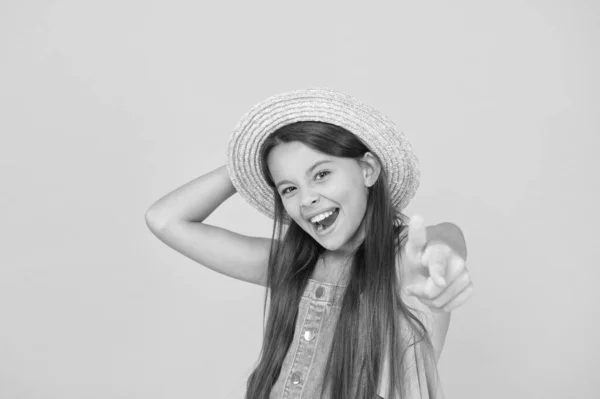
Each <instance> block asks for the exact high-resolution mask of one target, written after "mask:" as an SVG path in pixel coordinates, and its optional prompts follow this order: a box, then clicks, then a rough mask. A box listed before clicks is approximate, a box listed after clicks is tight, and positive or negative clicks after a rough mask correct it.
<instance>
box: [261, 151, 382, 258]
mask: <svg viewBox="0 0 600 399" xmlns="http://www.w3.org/2000/svg"><path fill="white" fill-rule="evenodd" d="M267 165H268V168H269V171H270V173H271V176H272V177H273V181H274V183H275V185H276V190H277V193H278V195H279V196H280V197H281V201H282V203H283V206H284V208H285V210H286V212H287V213H288V215H289V216H290V217H291V218H292V219H293V220H294V221H295V222H296V223H297V224H298V225H299V226H300V227H301V228H302V229H304V230H305V231H306V232H307V233H308V234H309V235H310V236H311V237H313V239H315V240H316V241H317V242H318V243H319V244H320V245H321V246H323V247H324V248H326V249H328V250H330V251H340V252H346V251H352V250H353V249H355V247H356V246H357V245H358V244H359V243H360V242H361V241H362V239H363V236H364V231H363V228H362V221H363V218H364V215H365V211H366V209H367V196H368V189H369V187H371V186H372V185H373V184H374V183H375V181H376V180H377V176H378V175H379V163H378V162H377V161H376V159H375V158H374V156H373V154H371V153H369V152H367V153H366V154H365V155H363V157H362V158H361V160H360V161H359V160H355V159H352V158H340V157H335V156H331V155H327V154H323V153H321V152H318V151H315V150H313V149H311V148H310V147H308V146H306V145H305V144H302V143H300V142H297V141H292V142H289V143H282V144H279V145H277V146H275V147H274V148H273V149H272V150H271V151H270V153H269V156H268V157H267ZM328 211H334V213H333V214H332V215H330V217H329V218H327V219H325V220H322V218H323V216H327V215H328V213H329V212H328ZM324 212H325V213H324ZM323 213H324V214H323ZM317 215H322V216H320V219H321V221H320V222H321V223H320V224H322V225H323V226H324V227H321V226H318V225H316V224H315V223H313V222H314V217H315V216H317ZM317 219H319V218H317ZM311 220H312V221H311ZM331 221H333V223H332V224H331V225H329V226H326V227H325V225H328V224H329V223H331Z"/></svg>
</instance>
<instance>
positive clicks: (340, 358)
mask: <svg viewBox="0 0 600 399" xmlns="http://www.w3.org/2000/svg"><path fill="white" fill-rule="evenodd" d="M419 177H420V172H419V164H418V161H417V158H416V156H415V155H414V153H413V151H412V148H411V146H410V144H409V142H408V141H407V139H406V137H405V136H404V134H402V133H400V132H398V131H397V130H396V128H395V126H394V124H393V122H392V121H391V120H389V119H388V118H386V117H385V116H383V115H382V114H381V113H379V112H378V111H377V110H375V109H373V108H371V107H369V106H368V105H366V104H364V103H362V102H360V101H358V100H357V99H355V98H353V97H351V96H349V95H347V94H344V93H341V92H338V91H335V90H332V89H325V88H313V89H307V90H296V91H292V92H287V93H283V94H279V95H275V96H272V97H269V98H268V99H266V100H264V101H262V102H260V103H258V104H257V105H255V106H254V107H253V108H251V109H250V110H249V111H248V112H247V113H246V114H245V115H244V116H243V117H242V119H241V121H240V122H239V124H238V125H237V126H236V128H235V130H234V132H233V134H232V135H231V138H230V143H229V151H228V162H227V165H226V166H223V167H220V168H218V169H216V170H214V171H212V172H210V173H208V174H206V175H204V176H201V177H199V178H197V179H195V180H193V181H191V182H189V183H187V184H186V185H184V186H182V187H180V188H178V189H177V190H175V191H173V192H172V193H170V194H168V195H166V196H165V197H163V198H161V199H159V200H158V201H157V202H156V203H155V204H153V205H152V206H151V207H150V209H149V210H148V211H147V213H146V221H147V224H148V226H149V228H150V229H151V230H152V232H153V233H154V234H155V235H156V236H157V237H158V238H159V239H161V240H162V241H163V242H164V243H166V244H167V245H169V246H171V247H172V248H174V249H175V250H177V251H179V252H181V253H182V254H184V255H186V256H188V257H190V258H191V259H194V260H196V261H197V262H199V263H201V264H203V265H205V266H206V267H208V268H210V269H212V270H215V271H217V272H219V273H222V274H225V275H228V276H231V277H233V278H236V279H240V280H244V281H248V282H251V283H254V284H260V285H263V286H265V287H267V290H266V296H265V310H264V312H265V313H266V308H267V301H269V311H268V317H267V322H266V326H265V331H264V340H263V346H262V350H261V353H260V357H259V361H258V364H257V366H256V368H255V369H254V371H253V372H252V374H251V375H250V377H249V379H248V382H247V392H246V396H245V397H246V399H266V398H271V399H275V398H277V399H283V398H290V399H291V398H311V399H313V398H315V399H316V398H332V399H342V398H343V399H348V398H369V399H371V398H403V399H404V398H410V399H412V398H420V399H425V398H442V397H443V393H442V390H441V387H440V384H439V377H438V375H437V367H436V365H437V359H438V358H439V355H440V353H441V350H442V347H443V344H444V339H445V336H446V332H447V329H448V323H449V318H450V311H451V310H453V309H455V308H456V307H457V306H460V305H461V304H462V303H464V302H465V301H466V299H467V298H468V297H469V295H470V293H471V291H472V283H471V281H470V278H469V274H468V272H467V270H466V266H465V260H466V247H465V242H464V238H463V235H462V233H461V231H460V229H458V227H456V226H455V225H453V224H451V223H442V224H440V225H437V226H430V227H427V228H426V229H425V228H424V226H423V225H422V224H421V222H420V219H418V218H416V217H413V218H412V219H411V220H410V223H408V218H407V217H406V216H405V215H403V214H402V213H401V211H402V210H403V209H404V208H405V207H406V205H407V204H408V203H409V201H410V200H411V199H412V198H413V196H414V194H415V192H416V190H417V188H418V186H419ZM235 192H239V193H240V195H242V197H243V198H244V199H245V200H247V201H248V202H249V203H250V204H251V205H252V206H253V207H255V208H256V209H258V210H259V211H260V212H262V213H264V214H265V215H267V216H268V217H270V218H272V219H274V225H273V235H272V237H271V239H267V238H257V237H247V236H243V235H240V234H236V233H234V232H231V231H228V230H225V229H222V228H219V227H216V226H211V225H208V224H205V223H203V221H204V219H205V218H206V217H208V216H209V215H210V214H211V213H212V212H213V211H214V210H215V209H216V208H217V207H218V206H219V205H220V204H221V203H223V202H224V201H225V200H226V199H227V198H229V197H230V196H232V195H233V194H234V193H235Z"/></svg>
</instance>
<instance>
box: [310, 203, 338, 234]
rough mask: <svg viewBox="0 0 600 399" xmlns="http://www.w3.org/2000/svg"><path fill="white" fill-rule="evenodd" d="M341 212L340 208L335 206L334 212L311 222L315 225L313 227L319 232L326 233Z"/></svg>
mask: <svg viewBox="0 0 600 399" xmlns="http://www.w3.org/2000/svg"><path fill="white" fill-rule="evenodd" d="M339 213H340V208H335V209H334V210H333V212H332V213H331V214H330V215H328V216H327V217H326V218H324V219H322V220H319V221H318V222H314V223H312V222H311V224H312V225H313V227H314V229H315V230H316V231H317V233H324V232H326V231H328V230H330V229H331V227H332V226H333V224H334V223H335V221H336V220H337V217H338V215H339Z"/></svg>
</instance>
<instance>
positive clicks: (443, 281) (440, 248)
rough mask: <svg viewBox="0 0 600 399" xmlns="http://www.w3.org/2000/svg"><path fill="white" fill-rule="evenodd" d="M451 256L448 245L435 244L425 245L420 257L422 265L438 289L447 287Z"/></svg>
mask: <svg viewBox="0 0 600 399" xmlns="http://www.w3.org/2000/svg"><path fill="white" fill-rule="evenodd" d="M452 256H453V255H452V249H451V248H450V247H449V246H448V245H446V244H443V243H435V244H429V245H427V247H426V248H425V251H424V252H423V256H422V257H421V260H422V262H423V263H422V265H423V266H424V267H425V268H427V270H428V271H429V275H430V276H431V278H432V279H433V281H434V282H435V283H436V284H437V285H438V286H440V287H445V286H447V285H448V278H447V273H448V268H449V264H448V263H449V261H450V260H451V259H452Z"/></svg>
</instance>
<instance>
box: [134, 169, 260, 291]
mask: <svg viewBox="0 0 600 399" xmlns="http://www.w3.org/2000/svg"><path fill="white" fill-rule="evenodd" d="M235 193H236V189H235V187H234V186H233V184H232V183H231V180H230V178H229V174H228V173H227V167H226V166H221V167H219V168H217V169H215V170H213V171H211V172H209V173H207V174H205V175H203V176H200V177H198V178H196V179H194V180H192V181H190V182H188V183H186V184H184V185H183V186H181V187H179V188H177V189H176V190H174V191H173V192H171V193H168V194H167V195H165V196H164V197H162V198H160V199H159V200H158V201H156V202H155V203H154V204H152V206H150V208H149V209H148V210H147V211H146V215H145V218H146V225H147V226H148V228H149V229H150V231H151V232H152V233H153V234H154V235H155V236H156V237H157V238H158V239H160V240H161V241H162V242H163V243H165V244H166V245H168V246H169V247H171V248H173V249H174V250H176V251H177V252H179V253H181V254H183V255H185V256H187V257H188V258H190V259H192V260H194V261H196V262H198V263H200V264H202V265H204V266H206V267H208V268H209V269H211V270H214V271H216V272H218V273H221V274H224V275H226V276H229V277H233V278H235V279H238V280H243V281H247V282H250V283H253V284H258V285H262V286H266V285H267V281H266V277H267V276H266V274H267V266H268V260H269V250H270V246H271V240H270V239H268V238H262V237H248V236H245V235H242V234H237V233H234V232H232V231H229V230H227V229H223V228H220V227H217V226H212V225H209V224H206V223H203V221H204V220H205V219H206V218H207V217H208V216H209V215H210V214H211V213H212V212H213V211H214V210H215V209H216V208H217V207H219V206H220V205H221V204H222V203H223V202H224V201H225V200H226V199H227V198H229V197H231V196H232V195H233V194H235Z"/></svg>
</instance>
